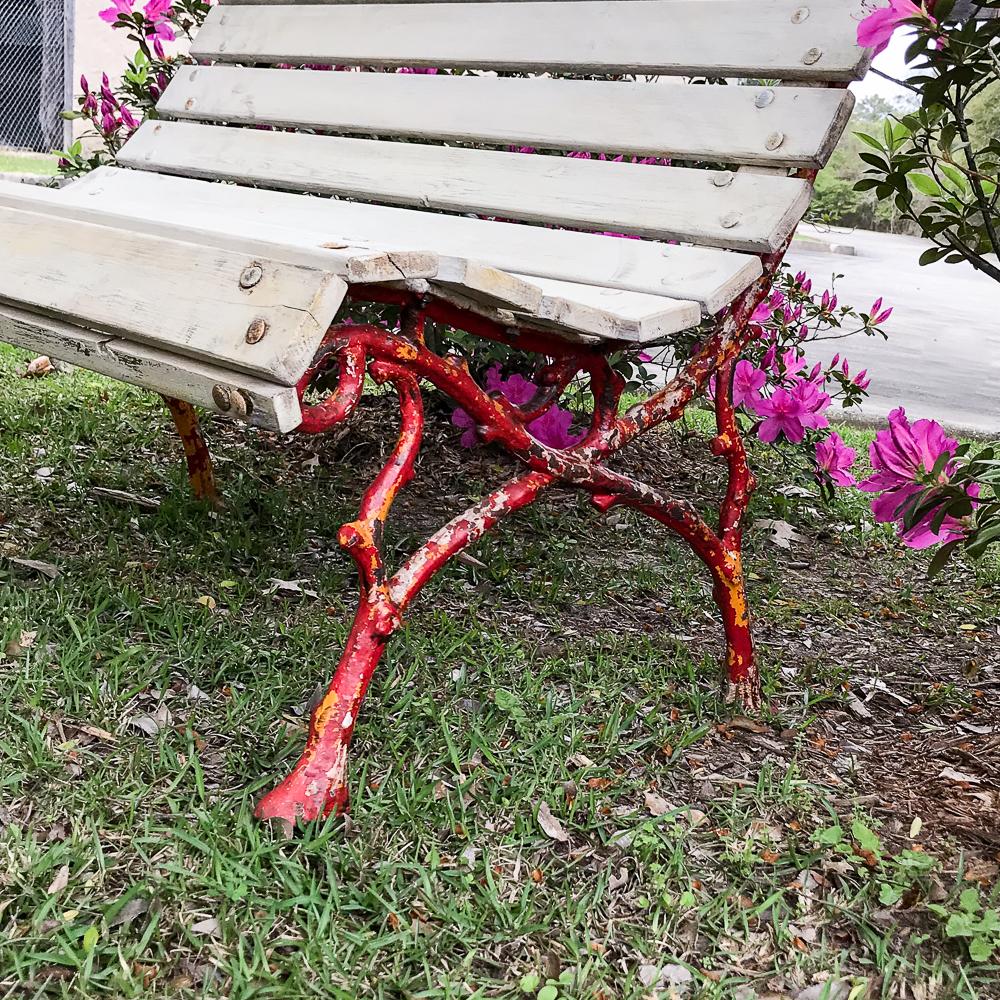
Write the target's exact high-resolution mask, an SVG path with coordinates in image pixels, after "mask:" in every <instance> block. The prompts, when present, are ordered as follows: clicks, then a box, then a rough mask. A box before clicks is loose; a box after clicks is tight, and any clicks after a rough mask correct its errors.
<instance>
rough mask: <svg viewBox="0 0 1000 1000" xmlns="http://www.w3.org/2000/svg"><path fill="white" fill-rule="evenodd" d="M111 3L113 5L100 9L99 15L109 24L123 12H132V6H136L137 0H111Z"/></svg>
mask: <svg viewBox="0 0 1000 1000" xmlns="http://www.w3.org/2000/svg"><path fill="white" fill-rule="evenodd" d="M111 3H112V6H111V7H108V8H107V10H102V11H100V12H99V13H98V15H97V16H98V17H99V18H100V19H101V20H102V21H105V22H107V23H108V24H114V23H115V21H117V20H118V17H119V15H121V14H131V13H132V8H133V7H134V6H135V0H111Z"/></svg>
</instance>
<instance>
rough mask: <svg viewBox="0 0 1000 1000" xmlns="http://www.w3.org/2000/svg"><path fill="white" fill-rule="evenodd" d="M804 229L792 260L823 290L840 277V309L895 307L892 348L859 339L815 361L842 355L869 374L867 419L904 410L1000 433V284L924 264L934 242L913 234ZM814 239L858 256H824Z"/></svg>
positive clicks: (964, 269) (959, 268) (956, 268)
mask: <svg viewBox="0 0 1000 1000" xmlns="http://www.w3.org/2000/svg"><path fill="white" fill-rule="evenodd" d="M802 232H803V234H804V235H805V236H806V237H807V239H806V240H802V241H796V242H795V243H794V244H793V245H792V249H791V251H790V252H789V254H788V261H789V263H790V264H791V265H792V266H793V267H795V268H802V269H804V270H806V271H808V272H809V274H811V275H812V276H813V283H814V287H815V288H822V287H823V286H822V282H823V281H824V280H828V279H829V278H830V276H831V275H832V274H835V273H836V274H842V275H843V277H842V278H840V279H839V280H838V281H837V285H836V288H837V294H838V295H839V296H840V299H841V301H842V302H846V303H850V304H851V305H853V306H856V307H857V308H860V309H863V310H865V311H867V310H868V307H869V306H870V305H871V304H872V302H873V301H874V300H875V299H877V298H878V297H879V296H882V298H883V299H884V300H885V303H886V305H891V306H893V307H894V310H895V311H894V312H893V314H892V317H891V319H890V320H889V321H888V322H887V323H886V325H885V329H886V332H887V333H888V334H889V340H888V342H886V341H884V340H882V338H881V337H880V338H877V339H876V338H870V337H864V336H859V337H851V338H849V339H848V340H846V341H839V342H836V343H832V344H830V345H828V348H829V351H828V353H827V355H826V357H825V358H820V357H817V358H815V359H814V360H828V359H829V357H831V356H832V355H833V353H834V352H835V351H836V350H838V349H840V350H841V351H842V353H844V354H845V355H846V356H847V357H848V358H849V359H850V361H851V365H852V370H854V371H859V370H860V369H862V368H867V369H868V370H869V372H870V374H871V376H872V384H871V389H870V390H869V391H870V394H871V395H870V399H869V401H868V403H866V404H865V406H864V407H863V410H862V416H863V418H865V419H867V420H878V419H880V418H882V417H884V416H885V415H886V414H887V413H888V412H889V411H890V410H892V409H893V408H894V407H896V406H899V405H900V404H902V405H903V406H905V407H906V411H907V414H908V415H909V416H910V417H911V418H917V417H931V418H934V419H936V420H939V421H940V422H941V423H943V424H946V425H948V426H951V427H954V428H957V429H962V430H969V431H974V432H977V433H979V434H985V435H997V434H1000V283H997V282H994V281H991V280H990V279H989V278H987V277H985V276H983V275H982V274H980V273H978V272H977V271H974V270H973V269H972V268H971V267H969V266H967V265H965V264H954V265H952V264H932V265H931V266H929V267H919V266H918V264H917V259H918V258H919V257H920V254H921V252H922V251H923V250H924V249H925V248H926V247H927V246H930V244H929V243H926V242H925V241H924V240H921V239H917V238H914V237H910V236H890V235H887V234H885V233H871V232H865V231H862V230H855V231H851V232H845V231H842V230H841V231H837V232H836V233H833V234H831V233H829V232H825V233H824V232H816V231H814V230H810V229H809V228H807V227H804V228H803V230H802ZM810 239H818V240H822V241H824V242H826V243H831V242H835V243H847V244H850V245H852V246H854V247H855V249H856V256H853V257H849V256H842V255H840V254H831V253H829V252H827V251H822V250H818V249H816V248H815V244H813V245H812V246H810V243H809V240H810ZM854 412H857V411H854Z"/></svg>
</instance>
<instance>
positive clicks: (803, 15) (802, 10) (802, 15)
mask: <svg viewBox="0 0 1000 1000" xmlns="http://www.w3.org/2000/svg"><path fill="white" fill-rule="evenodd" d="M808 17H809V8H808V7H799V8H798V9H797V10H796V11H795V13H794V14H792V24H801V23H802V22H803V21H805V20H806V19H807V18H808Z"/></svg>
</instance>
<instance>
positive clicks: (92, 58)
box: [73, 0, 179, 135]
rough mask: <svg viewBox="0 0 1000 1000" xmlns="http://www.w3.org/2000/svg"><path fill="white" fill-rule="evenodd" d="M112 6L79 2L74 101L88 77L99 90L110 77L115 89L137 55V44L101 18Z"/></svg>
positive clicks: (93, 0)
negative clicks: (103, 77) (103, 12)
mask: <svg viewBox="0 0 1000 1000" xmlns="http://www.w3.org/2000/svg"><path fill="white" fill-rule="evenodd" d="M109 6H110V4H109V3H108V2H107V0H76V24H75V36H76V37H75V42H74V57H73V62H74V66H73V81H74V82H73V94H74V99H75V97H76V96H77V95H78V94H79V93H80V76H81V75H84V76H86V77H87V79H88V81H89V82H90V85H91V86H92V87H96V86H99V85H100V81H101V74H102V73H107V74H108V76H109V77H110V78H111V85H112V86H115V84H116V83H117V81H118V79H119V77H120V76H121V73H122V71H123V70H124V69H125V66H126V64H127V63H128V61H129V59H131V58H132V56H134V55H135V52H136V44H135V42H130V41H129V40H128V38H127V36H126V33H125V32H124V31H115V30H114V29H113V28H112V27H111V25H110V24H107V23H105V22H104V21H102V20H101V19H100V18H99V17H98V16H97V15H98V13H99V12H100V11H102V10H105V9H106V8H108V7H109ZM178 48H179V46H175V45H171V46H170V51H172V52H173V51H177V50H178ZM74 106H75V105H74ZM75 124H76V126H77V134H78V135H79V133H80V132H81V131H83V130H84V126H81V124H80V122H76V123H75Z"/></svg>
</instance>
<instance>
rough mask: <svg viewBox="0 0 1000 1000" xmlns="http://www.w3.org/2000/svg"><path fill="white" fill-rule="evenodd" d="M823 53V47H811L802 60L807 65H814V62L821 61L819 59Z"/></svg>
mask: <svg viewBox="0 0 1000 1000" xmlns="http://www.w3.org/2000/svg"><path fill="white" fill-rule="evenodd" d="M822 55H823V50H822V49H817V48H811V49H809V50H808V51H807V52H806V54H805V55H804V56H803V57H802V61H803V62H804V63H805V64H806V65H807V66H812V64H813V63H816V62H819V60H820V57H821V56H822Z"/></svg>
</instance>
